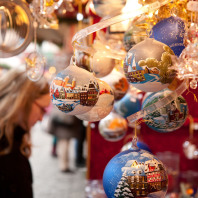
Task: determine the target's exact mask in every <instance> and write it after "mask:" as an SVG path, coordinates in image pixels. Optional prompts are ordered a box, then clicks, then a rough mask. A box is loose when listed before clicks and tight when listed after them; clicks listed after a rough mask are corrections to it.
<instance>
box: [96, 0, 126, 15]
mask: <svg viewBox="0 0 198 198" xmlns="http://www.w3.org/2000/svg"><path fill="white" fill-rule="evenodd" d="M125 4H126V0H93V5H94V9H95V12H96V14H97V15H98V16H100V17H105V16H108V15H111V14H118V13H119V12H120V11H121V10H122V8H123V7H124V6H125Z"/></svg>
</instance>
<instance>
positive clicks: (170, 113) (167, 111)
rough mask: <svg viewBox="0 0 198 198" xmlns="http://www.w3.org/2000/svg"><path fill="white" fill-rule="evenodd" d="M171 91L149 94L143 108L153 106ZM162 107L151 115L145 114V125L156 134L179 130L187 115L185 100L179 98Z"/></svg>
mask: <svg viewBox="0 0 198 198" xmlns="http://www.w3.org/2000/svg"><path fill="white" fill-rule="evenodd" d="M170 93H171V91H170V90H168V89H165V90H162V91H159V92H156V93H152V94H150V95H149V96H148V97H147V98H146V99H145V100H144V101H143V104H142V108H145V107H147V106H149V105H151V104H154V103H155V102H157V101H158V100H161V99H163V98H165V97H166V96H167V95H168V94H170ZM161 106H162V107H161V108H160V109H158V110H156V111H154V112H153V113H151V114H147V115H146V116H145V117H144V119H145V120H146V124H147V125H148V126H149V127H150V128H151V129H153V130H155V131H158V132H164V133H166V132H171V131H174V130H177V129H179V128H180V127H181V126H182V125H183V124H184V122H185V120H186V118H187V115H188V105H187V102H186V100H185V99H184V98H183V97H182V96H179V97H178V98H177V99H175V100H173V101H171V102H170V103H169V104H168V105H165V106H164V105H163V104H162V105H161Z"/></svg>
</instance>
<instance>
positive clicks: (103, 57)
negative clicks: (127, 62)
mask: <svg viewBox="0 0 198 198" xmlns="http://www.w3.org/2000/svg"><path fill="white" fill-rule="evenodd" d="M104 65H105V66H104ZM114 66H115V60H114V59H112V58H110V57H108V52H107V51H98V52H96V53H95V54H94V55H93V58H92V61H91V69H92V71H94V73H95V75H96V77H98V78H101V77H104V76H106V75H108V74H109V73H111V71H112V70H113V68H114Z"/></svg>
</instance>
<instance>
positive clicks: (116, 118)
mask: <svg viewBox="0 0 198 198" xmlns="http://www.w3.org/2000/svg"><path fill="white" fill-rule="evenodd" d="M98 128H99V132H100V134H101V136H102V137H103V138H104V139H105V140H107V141H111V142H115V141H119V140H121V139H122V138H123V137H124V136H125V135H126V132H127V129H128V124H127V121H126V119H124V118H123V117H121V116H120V115H118V114H117V113H114V112H111V113H110V114H109V115H108V116H106V117H105V118H103V119H102V120H100V122H99V126H98Z"/></svg>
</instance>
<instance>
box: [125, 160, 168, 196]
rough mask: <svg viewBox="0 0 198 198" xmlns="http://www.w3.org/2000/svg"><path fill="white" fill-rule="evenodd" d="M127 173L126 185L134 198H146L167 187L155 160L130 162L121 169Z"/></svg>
mask: <svg viewBox="0 0 198 198" xmlns="http://www.w3.org/2000/svg"><path fill="white" fill-rule="evenodd" d="M122 171H124V172H125V171H126V173H127V175H128V176H127V183H128V184H129V186H130V190H131V192H132V193H133V195H135V196H136V197H147V195H148V194H150V193H152V192H157V191H161V190H163V189H166V187H167V183H168V180H167V177H166V173H165V171H164V168H163V167H162V165H161V164H159V162H157V160H155V159H153V160H148V161H146V162H145V163H144V162H137V161H136V160H132V164H131V166H130V167H129V166H128V165H127V166H125V167H123V168H122Z"/></svg>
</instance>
